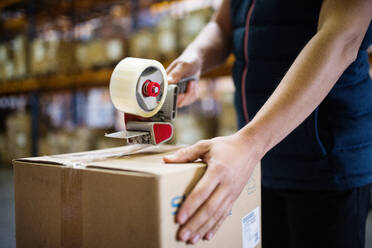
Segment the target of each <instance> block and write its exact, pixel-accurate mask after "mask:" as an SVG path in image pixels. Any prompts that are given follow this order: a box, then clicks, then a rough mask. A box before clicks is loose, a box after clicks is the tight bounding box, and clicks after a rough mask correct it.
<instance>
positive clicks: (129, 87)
mask: <svg viewBox="0 0 372 248" xmlns="http://www.w3.org/2000/svg"><path fill="white" fill-rule="evenodd" d="M147 80H150V81H153V82H157V83H159V85H160V94H159V95H158V96H156V97H146V96H144V95H143V92H142V91H143V87H144V84H145V83H146V81H147ZM167 87H168V81H167V74H166V71H165V69H164V67H163V65H162V64H161V63H159V62H158V61H156V60H150V59H139V58H129V57H128V58H125V59H123V60H122V61H120V63H119V64H118V65H117V66H116V67H115V69H114V71H113V73H112V75H111V79H110V97H111V101H112V102H113V104H114V106H115V108H117V109H118V110H119V111H123V112H124V113H129V114H133V115H138V116H142V117H152V116H154V115H155V114H156V113H157V112H158V111H159V110H160V109H161V107H162V105H163V103H164V101H165V97H166V95H167V94H166V92H167Z"/></svg>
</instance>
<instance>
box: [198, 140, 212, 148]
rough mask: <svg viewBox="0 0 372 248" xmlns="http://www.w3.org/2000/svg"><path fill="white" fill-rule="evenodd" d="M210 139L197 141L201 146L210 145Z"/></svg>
mask: <svg viewBox="0 0 372 248" xmlns="http://www.w3.org/2000/svg"><path fill="white" fill-rule="evenodd" d="M209 142H210V141H209V140H200V141H198V142H197V143H196V145H197V146H199V147H208V146H209Z"/></svg>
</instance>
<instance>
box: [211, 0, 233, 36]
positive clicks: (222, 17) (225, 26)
mask: <svg viewBox="0 0 372 248" xmlns="http://www.w3.org/2000/svg"><path fill="white" fill-rule="evenodd" d="M212 21H214V22H216V23H217V24H218V26H219V27H220V28H221V30H222V32H223V33H224V36H225V37H231V30H232V26H231V14H230V0H223V1H222V3H221V5H220V7H219V8H218V10H217V12H216V13H215V15H214V16H213V18H212Z"/></svg>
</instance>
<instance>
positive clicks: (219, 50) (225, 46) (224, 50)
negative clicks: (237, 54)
mask: <svg viewBox="0 0 372 248" xmlns="http://www.w3.org/2000/svg"><path fill="white" fill-rule="evenodd" d="M230 51H231V17H230V0H223V1H222V3H221V6H220V7H219V9H218V10H217V12H216V13H215V14H214V16H213V17H212V19H211V21H210V22H209V23H208V25H207V26H206V27H205V28H204V29H203V30H202V32H200V34H199V35H198V36H197V38H196V39H195V40H194V41H193V42H192V43H191V44H190V45H189V46H188V47H187V48H186V50H185V52H186V53H187V52H193V53H195V54H197V55H198V56H199V58H200V60H201V65H202V73H205V72H207V71H209V70H211V69H213V68H215V67H217V66H219V65H221V64H223V63H224V62H225V60H226V58H227V57H228V55H229V54H230Z"/></svg>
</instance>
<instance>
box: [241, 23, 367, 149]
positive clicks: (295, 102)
mask: <svg viewBox="0 0 372 248" xmlns="http://www.w3.org/2000/svg"><path fill="white" fill-rule="evenodd" d="M366 27H368V25H367V26H365V27H362V28H365V30H366ZM364 33H365V32H363V31H362V32H361V33H360V34H359V35H354V34H353V33H352V32H351V33H346V34H342V35H339V34H335V33H334V32H333V31H330V29H329V28H328V29H327V28H325V29H324V30H320V31H319V32H318V33H317V34H316V35H315V36H314V37H313V38H312V39H311V40H310V42H309V43H308V44H307V45H306V46H305V48H304V49H303V50H302V51H301V53H300V54H299V56H298V57H297V59H296V60H295V62H294V63H293V65H292V66H291V67H290V69H289V71H288V72H287V73H286V75H285V76H284V78H283V79H282V81H281V82H280V84H279V85H278V87H277V89H276V90H275V91H274V93H273V94H272V95H271V96H270V98H269V99H268V100H267V101H266V103H265V104H264V105H263V107H262V108H261V109H260V110H259V111H258V113H257V114H256V116H255V117H254V118H253V120H252V121H251V122H250V123H249V124H248V125H247V126H246V127H244V128H243V129H242V130H241V131H240V132H241V133H242V135H243V136H246V137H248V136H249V137H252V135H253V136H254V137H255V140H256V141H257V142H258V144H260V147H259V150H260V152H259V153H261V155H263V154H265V153H266V152H267V151H269V150H270V149H271V148H272V147H274V146H275V145H276V144H278V143H279V142H280V141H281V140H283V139H284V138H285V137H286V136H287V135H288V134H289V133H290V132H292V131H293V130H294V129H295V128H296V127H297V126H298V125H300V124H301V123H302V122H303V121H304V120H305V119H306V118H307V117H308V116H309V115H310V114H311V113H312V112H313V111H314V109H315V108H316V107H317V106H318V105H319V104H320V103H321V102H322V100H323V99H324V98H325V97H326V95H327V94H328V93H329V91H330V90H331V89H332V87H333V86H334V84H335V83H336V81H337V80H338V78H339V77H340V76H341V75H342V73H343V72H344V70H345V69H346V68H347V67H348V66H349V65H350V64H351V63H352V62H353V61H354V60H355V57H356V55H357V52H358V48H359V46H360V43H361V41H362V39H363V37H364Z"/></svg>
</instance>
